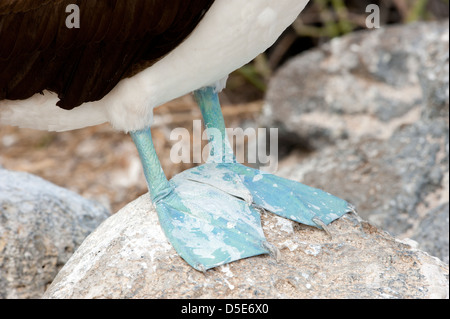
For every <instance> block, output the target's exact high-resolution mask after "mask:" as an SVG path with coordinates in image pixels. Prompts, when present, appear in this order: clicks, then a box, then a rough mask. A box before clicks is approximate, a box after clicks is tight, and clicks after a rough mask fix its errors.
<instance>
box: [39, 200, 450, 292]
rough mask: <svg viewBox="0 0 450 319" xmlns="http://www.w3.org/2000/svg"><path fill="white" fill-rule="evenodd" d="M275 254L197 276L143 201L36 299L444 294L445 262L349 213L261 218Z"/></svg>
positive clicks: (97, 235)
mask: <svg viewBox="0 0 450 319" xmlns="http://www.w3.org/2000/svg"><path fill="white" fill-rule="evenodd" d="M263 225H264V231H265V233H266V236H267V238H268V240H269V241H270V242H272V243H274V244H275V245H276V246H278V247H279V248H280V249H281V253H282V258H281V260H280V261H278V262H277V261H276V260H274V259H272V257H269V256H258V257H253V258H249V259H245V260H241V261H238V262H235V263H232V264H229V265H226V266H222V267H219V268H216V269H213V270H210V271H207V272H206V273H201V272H198V271H196V270H194V269H192V268H191V267H190V266H188V265H187V264H186V263H185V262H184V261H183V260H182V259H181V258H180V257H179V256H178V255H177V254H176V252H175V251H174V250H173V248H172V247H171V245H170V244H169V243H168V242H167V241H166V239H165V236H164V234H163V232H162V230H161V229H160V227H159V223H158V220H157V215H156V212H155V210H154V209H153V208H152V204H151V202H150V200H149V196H148V195H144V196H142V197H140V198H139V199H137V200H136V201H134V202H132V203H130V204H129V205H128V206H127V207H125V208H124V209H122V210H121V211H120V212H118V213H117V214H115V215H114V216H112V217H110V218H109V219H108V220H107V221H106V222H104V223H103V224H102V225H101V226H100V227H99V228H98V229H97V230H96V231H95V232H94V233H92V234H91V235H90V236H89V237H88V238H87V239H86V241H85V242H84V243H83V244H82V245H81V247H80V248H79V249H78V250H77V252H76V253H75V254H74V255H73V257H72V258H71V259H70V260H69V262H68V263H67V264H66V265H65V266H64V268H63V269H62V270H61V272H60V273H59V274H58V276H57V277H56V279H55V280H54V282H53V283H52V285H51V286H50V287H49V289H48V290H47V291H46V293H45V295H44V298H448V265H446V264H444V263H443V262H441V261H440V260H438V259H437V258H434V257H431V256H429V255H428V254H427V253H424V252H422V251H420V250H417V249H414V248H412V247H411V246H409V245H408V244H405V243H402V242H400V241H398V240H396V239H394V238H393V237H391V236H390V235H388V234H387V233H385V232H383V231H380V230H378V229H377V228H375V227H373V226H372V225H370V224H368V223H366V222H361V223H360V222H358V220H357V218H356V217H354V216H353V215H349V216H345V217H344V218H342V219H341V220H338V221H336V222H335V223H333V224H332V226H331V232H332V234H333V238H332V239H331V238H330V237H329V236H328V235H327V234H326V233H325V232H323V231H320V230H318V229H315V228H311V227H306V226H301V225H299V224H294V223H293V222H291V221H288V220H285V219H282V218H279V217H277V216H274V215H272V214H267V215H266V214H263Z"/></svg>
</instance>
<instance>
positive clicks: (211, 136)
mask: <svg viewBox="0 0 450 319" xmlns="http://www.w3.org/2000/svg"><path fill="white" fill-rule="evenodd" d="M214 90H215V89H214V88H212V87H206V88H203V89H200V90H197V91H195V92H194V98H195V100H196V101H197V104H198V106H199V107H200V110H201V112H202V116H203V121H204V122H205V127H206V132H207V135H208V140H209V146H210V154H209V155H210V156H209V159H208V161H210V162H214V163H236V158H235V156H234V154H233V150H232V148H231V145H230V141H229V140H228V136H227V132H226V128H225V121H224V118H223V115H222V110H221V107H220V102H219V96H218V95H217V94H216V93H215V91H214Z"/></svg>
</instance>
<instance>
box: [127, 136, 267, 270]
mask: <svg viewBox="0 0 450 319" xmlns="http://www.w3.org/2000/svg"><path fill="white" fill-rule="evenodd" d="M131 136H132V138H133V141H134V143H135V144H136V147H137V149H138V151H139V155H140V158H141V162H142V165H143V168H144V173H145V177H146V179H147V184H148V189H149V192H150V196H151V199H152V201H153V204H154V205H155V207H156V211H157V213H158V217H159V221H160V224H161V227H162V229H163V230H164V232H165V234H166V236H167V238H168V240H169V241H170V242H171V243H172V245H173V247H174V248H175V250H176V251H177V252H178V253H179V254H180V256H181V257H183V259H185V260H186V262H187V263H188V264H190V265H191V266H192V267H194V268H195V269H197V270H200V271H204V270H206V269H209V268H213V267H216V266H219V265H222V264H225V263H229V262H232V261H235V260H238V259H242V258H246V257H251V256H255V255H260V254H267V253H272V252H273V250H274V248H273V247H272V246H271V245H270V244H268V243H267V240H266V238H265V237H264V234H263V231H262V227H261V220H260V215H259V212H258V211H257V209H255V208H254V207H251V206H249V205H248V204H247V203H246V202H245V201H243V200H241V199H238V198H236V197H235V196H233V195H230V194H229V193H228V192H225V191H222V190H220V189H219V188H217V187H215V186H211V185H209V184H207V183H201V182H198V181H195V180H191V179H189V178H174V179H172V180H171V181H168V180H167V179H166V177H165V175H164V172H163V170H162V167H161V164H160V162H159V160H158V157H157V155H156V152H155V149H154V146H153V142H152V137H151V131H150V129H147V130H143V131H138V132H132V133H131ZM202 172H203V173H204V176H208V174H211V172H208V170H207V169H203V170H202ZM212 173H214V174H212V175H214V176H213V177H211V179H214V178H216V179H217V174H216V173H217V171H213V172H212ZM222 177H223V178H225V179H226V178H227V177H226V176H225V175H223V176H222Z"/></svg>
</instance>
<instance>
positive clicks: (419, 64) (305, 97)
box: [263, 21, 449, 263]
mask: <svg viewBox="0 0 450 319" xmlns="http://www.w3.org/2000/svg"><path fill="white" fill-rule="evenodd" d="M448 38H449V30H448V21H444V22H439V23H418V24H413V25H408V26H399V27H390V28H386V29H381V30H378V31H373V32H361V33H356V34H351V35H349V36H346V37H342V38H339V39H335V40H333V41H332V42H331V43H329V44H326V45H324V46H323V47H321V48H319V49H317V50H313V51H311V52H307V53H305V54H303V55H301V56H299V57H297V58H294V59H293V60H292V61H291V62H289V63H288V64H287V65H286V66H285V67H284V68H283V69H282V70H281V71H280V72H279V74H278V75H277V76H276V77H275V78H274V79H273V81H272V83H271V85H270V89H269V94H268V98H267V103H266V106H265V113H266V116H265V117H264V118H263V122H266V124H267V125H269V126H270V127H273V126H276V125H279V127H280V136H281V138H283V137H282V136H283V132H285V133H284V134H288V135H289V134H290V135H289V137H288V138H289V139H290V140H295V141H301V142H302V143H303V146H305V145H306V146H309V147H310V148H311V149H315V151H314V152H312V153H311V154H308V155H307V156H305V154H293V155H292V156H291V157H290V158H288V159H286V160H284V161H283V162H281V163H280V165H279V166H280V168H281V169H280V172H279V174H281V175H283V176H289V177H290V178H294V179H297V180H299V181H301V182H303V183H305V184H307V185H311V186H313V187H317V188H321V189H325V190H326V191H328V192H330V193H333V194H335V195H336V196H339V197H342V198H345V199H346V200H347V201H349V202H351V203H352V204H354V205H355V206H356V207H357V209H358V212H359V213H360V214H361V216H362V217H363V218H364V219H365V220H368V221H369V222H371V223H373V224H374V225H376V226H377V227H379V228H381V229H383V230H386V231H388V232H390V233H391V234H392V235H394V236H396V237H399V238H413V239H415V240H417V241H418V242H419V245H420V246H419V247H420V248H421V249H424V250H426V251H428V252H429V253H430V254H432V255H434V256H437V257H439V258H440V259H442V260H443V261H445V262H447V263H448V261H449V251H448V245H449V231H448V227H449V219H448V202H449V186H448V185H449V119H448V114H449V87H448V85H449V53H448V52H449V40H448ZM269 115H270V116H269ZM446 209H447V210H446Z"/></svg>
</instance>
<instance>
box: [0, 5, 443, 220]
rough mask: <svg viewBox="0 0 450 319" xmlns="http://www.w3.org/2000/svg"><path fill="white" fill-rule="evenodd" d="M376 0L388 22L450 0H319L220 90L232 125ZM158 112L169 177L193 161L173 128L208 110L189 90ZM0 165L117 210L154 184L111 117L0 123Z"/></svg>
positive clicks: (249, 121) (255, 112)
mask: <svg viewBox="0 0 450 319" xmlns="http://www.w3.org/2000/svg"><path fill="white" fill-rule="evenodd" d="M369 4H377V5H378V6H379V7H380V10H381V24H382V25H383V26H385V25H393V24H408V23H413V22H416V21H435V20H440V19H446V18H447V19H448V15H449V2H448V0H379V1H376V0H348V1H344V0H312V1H311V2H310V3H309V5H308V6H307V8H306V9H305V11H304V12H303V13H302V14H301V16H300V17H299V18H298V20H297V21H296V22H295V23H294V25H293V26H292V27H290V28H289V29H288V30H287V31H286V32H285V33H284V34H283V36H282V37H281V38H280V39H279V40H278V42H277V43H276V44H275V45H274V46H273V47H272V48H271V49H269V50H268V51H267V52H266V53H264V54H262V55H260V56H259V57H257V58H256V59H255V60H254V61H253V62H252V63H250V64H249V65H246V66H244V67H243V68H241V69H239V70H237V71H236V72H234V73H233V74H232V75H231V77H230V79H229V82H228V86H227V89H226V90H225V91H224V92H223V93H222V95H221V99H222V103H223V110H224V115H225V118H226V122H227V127H243V126H244V127H250V126H252V125H253V126H255V125H257V119H258V117H259V116H260V114H261V112H262V109H263V100H264V97H265V94H266V92H267V88H268V84H269V83H270V80H271V79H272V78H273V76H274V74H275V73H276V72H277V70H278V69H279V68H280V66H282V65H283V64H284V63H285V62H286V61H287V60H288V59H290V58H291V57H293V56H296V55H298V54H300V53H302V52H304V51H307V50H310V49H312V48H314V47H317V46H319V45H321V44H324V43H326V42H328V41H330V40H331V39H333V38H336V37H340V36H343V35H346V34H349V33H352V32H356V31H358V30H363V29H365V28H366V26H365V21H366V18H367V15H368V13H366V12H365V11H366V7H367V5H369ZM155 115H156V117H155V126H154V129H153V137H154V140H155V141H154V142H155V146H156V148H157V152H158V154H159V158H160V160H161V162H162V165H163V167H164V170H165V172H166V175H167V177H168V178H170V177H171V176H173V175H174V174H176V173H178V172H181V171H183V170H185V169H187V168H189V167H191V164H173V163H172V162H171V161H170V157H169V153H170V149H171V147H172V146H173V145H174V143H175V141H170V138H169V137H170V132H171V131H172V129H174V128H176V127H186V128H187V129H189V130H191V129H192V122H193V120H196V119H200V118H201V115H200V112H199V110H198V108H197V106H196V105H195V103H194V102H193V100H192V97H191V96H190V95H188V96H185V97H182V98H180V99H177V100H176V101H173V102H170V103H168V104H166V105H164V106H161V107H159V108H157V109H156V110H155ZM281 147H282V145H281ZM290 151H292V150H290ZM288 154H289V152H286V153H285V154H282V155H283V156H288ZM281 160H282V159H281ZM0 165H1V166H3V167H4V168H6V169H10V170H16V171H25V172H29V173H32V174H35V175H38V176H41V177H42V178H44V179H46V180H49V181H51V182H53V183H55V184H57V185H59V186H62V187H65V188H68V189H70V190H73V191H75V192H77V193H79V194H81V195H82V196H84V197H86V198H90V199H94V200H96V201H99V202H101V203H102V204H104V205H105V206H106V207H108V208H109V209H110V210H111V212H116V211H117V210H119V209H120V208H122V207H123V206H124V205H125V204H127V203H129V202H130V201H132V200H134V199H136V198H137V197H138V196H139V195H141V194H144V193H145V192H147V189H146V184H145V179H144V176H143V175H142V171H141V167H140V162H139V158H138V155H137V152H136V150H135V147H134V145H133V143H132V141H131V139H130V137H129V136H127V135H125V134H123V133H121V132H116V131H114V130H112V129H111V127H110V126H109V125H108V124H105V125H100V126H97V127H91V128H86V129H82V130H77V131H72V132H64V133H48V132H40V131H34V130H27V129H17V128H13V127H0Z"/></svg>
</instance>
